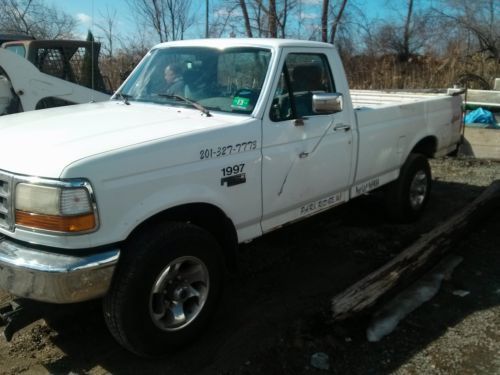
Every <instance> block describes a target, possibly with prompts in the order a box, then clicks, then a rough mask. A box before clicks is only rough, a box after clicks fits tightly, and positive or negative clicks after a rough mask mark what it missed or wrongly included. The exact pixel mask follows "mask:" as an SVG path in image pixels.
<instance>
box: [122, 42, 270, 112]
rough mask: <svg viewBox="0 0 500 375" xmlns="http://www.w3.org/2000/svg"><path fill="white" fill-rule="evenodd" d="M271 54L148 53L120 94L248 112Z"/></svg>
mask: <svg viewBox="0 0 500 375" xmlns="http://www.w3.org/2000/svg"><path fill="white" fill-rule="evenodd" d="M270 58H271V51H269V50H266V49H261V48H230V49H224V50H220V49H215V48H205V47H170V48H158V49H155V50H152V51H151V52H150V53H149V54H148V55H147V56H146V57H145V58H144V59H143V61H142V62H141V64H140V65H139V66H138V68H137V69H136V70H135V72H134V74H133V75H132V76H131V77H130V78H129V79H128V80H127V81H126V82H125V84H124V86H123V87H122V89H121V90H120V93H121V94H122V96H123V97H126V98H127V100H129V101H141V102H150V103H157V104H169V105H179V106H189V102H187V101H183V100H179V97H184V98H187V99H189V100H190V101H192V102H196V103H198V104H200V105H202V106H203V107H205V108H206V109H208V110H213V111H223V112H233V113H235V112H236V113H247V114H249V113H251V112H252V110H253V108H254V107H255V104H256V103H257V100H258V98H259V95H260V91H261V89H262V85H263V83H264V79H265V76H266V73H267V69H268V65H269V60H270Z"/></svg>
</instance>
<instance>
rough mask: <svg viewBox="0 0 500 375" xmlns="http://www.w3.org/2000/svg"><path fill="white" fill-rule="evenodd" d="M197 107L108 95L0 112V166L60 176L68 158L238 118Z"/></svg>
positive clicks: (34, 173)
mask: <svg viewBox="0 0 500 375" xmlns="http://www.w3.org/2000/svg"><path fill="white" fill-rule="evenodd" d="M243 120H244V118H243V117H241V116H237V115H230V114H228V115H225V114H220V113H217V114H214V115H213V116H212V117H206V116H202V114H201V112H200V111H198V110H196V109H191V108H184V107H171V106H161V105H154V104H145V103H136V102H133V103H131V104H130V105H126V104H125V103H123V102H118V101H110V102H104V103H91V104H83V105H76V106H68V107H61V108H55V109H49V110H40V111H31V112H26V113H21V114H16V115H8V116H2V117H0V140H1V144H2V146H1V149H2V156H1V157H0V169H1V170H4V171H8V172H13V173H17V174H24V175H30V176H39V177H59V176H60V175H61V173H62V171H63V170H64V168H65V167H66V166H68V165H70V164H71V163H73V162H75V161H78V160H81V159H84V158H86V157H90V156H93V155H97V154H101V153H106V152H110V151H114V150H118V149H121V148H125V147H130V146H134V145H138V144H140V143H145V142H153V141H156V140H160V139H164V138H169V137H171V138H174V137H178V136H182V135H184V134H187V133H191V132H200V131H203V130H204V129H209V128H212V127H220V126H223V125H226V124H234V123H235V122H240V121H243Z"/></svg>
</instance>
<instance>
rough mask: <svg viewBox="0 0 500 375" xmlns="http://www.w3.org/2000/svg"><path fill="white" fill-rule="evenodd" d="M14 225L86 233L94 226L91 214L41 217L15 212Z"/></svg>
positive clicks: (93, 217)
mask: <svg viewBox="0 0 500 375" xmlns="http://www.w3.org/2000/svg"><path fill="white" fill-rule="evenodd" d="M16 225H22V226H24V227H28V228H34V229H43V230H50V231H56V232H68V233H76V232H86V231H89V230H92V229H94V228H95V226H96V220H95V216H94V214H93V213H90V214H85V215H78V216H55V215H42V214H34V213H30V212H25V211H20V210H16Z"/></svg>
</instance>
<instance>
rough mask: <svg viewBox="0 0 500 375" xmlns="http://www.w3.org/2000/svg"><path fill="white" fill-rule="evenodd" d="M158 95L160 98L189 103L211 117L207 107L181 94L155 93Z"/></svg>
mask: <svg viewBox="0 0 500 375" xmlns="http://www.w3.org/2000/svg"><path fill="white" fill-rule="evenodd" d="M157 95H158V96H161V97H162V98H167V99H177V100H181V101H183V102H186V103H188V104H190V105H192V106H193V107H194V108H196V109H197V110H199V111H200V112H201V113H203V114H204V115H205V116H207V117H211V116H212V114H211V113H210V111H209V110H208V109H206V108H205V107H203V106H202V105H201V104H199V103H196V102H195V101H192V100H190V99H188V98H186V97H184V96H182V95H173V94H157Z"/></svg>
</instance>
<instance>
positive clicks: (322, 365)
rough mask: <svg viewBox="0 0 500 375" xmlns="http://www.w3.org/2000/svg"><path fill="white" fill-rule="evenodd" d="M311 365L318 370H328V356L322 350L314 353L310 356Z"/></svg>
mask: <svg viewBox="0 0 500 375" xmlns="http://www.w3.org/2000/svg"><path fill="white" fill-rule="evenodd" d="M311 366H312V367H314V368H317V369H318V370H329V369H330V358H329V357H328V354H326V353H323V352H319V353H314V354H313V355H312V356H311Z"/></svg>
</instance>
